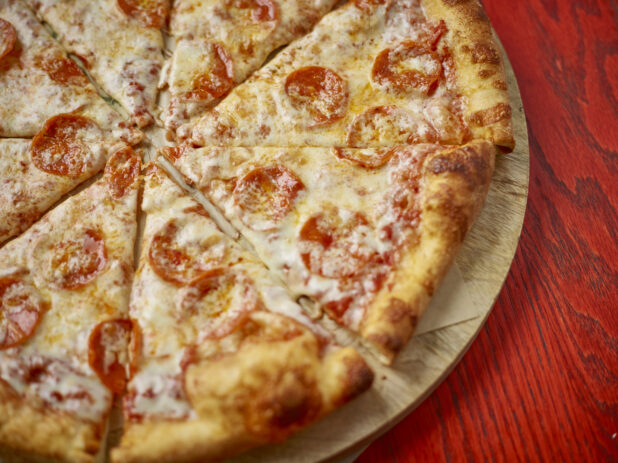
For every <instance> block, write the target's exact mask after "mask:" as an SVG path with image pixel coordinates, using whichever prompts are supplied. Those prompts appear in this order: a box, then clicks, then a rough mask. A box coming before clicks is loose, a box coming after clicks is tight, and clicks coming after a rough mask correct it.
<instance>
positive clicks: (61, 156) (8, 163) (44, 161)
mask: <svg viewBox="0 0 618 463" xmlns="http://www.w3.org/2000/svg"><path fill="white" fill-rule="evenodd" d="M116 153H118V154H116ZM123 153H124V154H123ZM132 153H133V149H132V148H131V147H130V146H129V145H127V144H126V143H124V142H122V141H121V140H117V139H115V138H114V137H113V136H112V134H111V133H109V132H105V131H103V130H102V129H101V128H100V127H99V126H98V125H97V124H96V123H95V122H94V121H93V120H92V119H90V118H88V117H85V116H81V115H78V114H58V115H56V116H53V117H52V118H50V119H48V120H47V121H46V122H45V124H44V125H43V128H42V129H41V131H40V132H39V133H37V134H36V135H35V136H34V137H33V138H32V140H27V139H22V138H5V139H0V214H2V217H3V219H4V220H3V221H2V223H0V243H2V242H4V241H6V240H8V239H9V238H12V237H14V236H16V235H17V234H19V233H20V232H22V231H24V230H26V229H27V228H28V227H29V226H30V225H32V223H33V222H34V221H36V220H37V219H38V218H39V217H41V215H43V214H44V213H45V212H46V211H47V210H48V209H49V208H50V207H51V206H52V205H53V204H54V203H56V201H58V200H59V199H60V198H61V197H62V195H64V194H65V193H68V192H69V191H71V190H73V189H74V188H75V187H76V186H78V185H79V184H81V183H82V182H84V181H85V180H88V179H89V178H91V177H93V176H94V175H95V174H97V173H98V172H99V171H101V170H102V169H103V167H104V166H105V163H106V161H107V160H108V158H110V156H116V157H118V156H122V155H125V156H132V155H133V154H132Z"/></svg>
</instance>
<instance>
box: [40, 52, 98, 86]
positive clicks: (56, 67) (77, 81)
mask: <svg viewBox="0 0 618 463" xmlns="http://www.w3.org/2000/svg"><path fill="white" fill-rule="evenodd" d="M39 66H40V67H41V69H43V70H44V71H45V72H46V73H47V75H48V76H49V78H50V79H52V80H55V81H56V82H59V83H61V84H69V85H77V86H79V87H83V86H85V85H88V78H87V77H86V75H85V74H84V73H83V72H82V71H81V69H79V66H77V64H75V61H73V60H72V59H70V58H54V57H51V58H47V59H45V60H43V61H41V62H40V63H39Z"/></svg>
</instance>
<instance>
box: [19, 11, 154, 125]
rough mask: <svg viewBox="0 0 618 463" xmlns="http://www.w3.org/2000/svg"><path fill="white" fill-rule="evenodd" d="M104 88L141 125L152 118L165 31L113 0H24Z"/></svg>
mask: <svg viewBox="0 0 618 463" xmlns="http://www.w3.org/2000/svg"><path fill="white" fill-rule="evenodd" d="M27 3H29V4H30V5H31V6H32V8H33V9H34V10H36V11H37V13H38V14H39V15H40V16H41V17H42V18H43V19H44V20H45V21H46V22H48V23H49V24H50V25H51V27H52V28H53V29H54V31H55V32H56V33H57V34H58V39H59V40H60V42H61V43H62V44H63V45H64V46H65V48H66V49H67V50H69V51H70V52H71V53H74V54H75V55H77V56H78V57H80V58H82V59H84V60H85V61H86V63H85V64H86V67H87V69H88V71H89V72H90V73H91V74H92V76H93V77H94V79H95V80H96V81H97V82H98V84H99V85H100V86H101V87H102V88H103V89H104V90H105V92H106V93H107V94H109V95H110V96H111V97H113V98H114V99H115V100H117V101H118V102H119V103H120V104H121V105H122V106H124V108H125V109H126V110H127V111H128V112H129V113H130V114H131V115H132V116H133V118H134V119H135V120H136V122H137V123H138V125H139V126H144V125H147V124H148V123H150V122H151V121H152V116H153V115H154V112H155V103H156V96H157V82H158V80H159V72H160V70H161V67H162V65H163V54H162V49H163V37H162V35H161V32H160V31H159V30H158V29H155V28H149V27H145V26H142V25H141V24H140V23H139V22H138V21H137V20H134V19H132V18H129V17H127V16H126V15H125V14H124V13H123V12H122V11H121V10H120V8H119V7H118V6H117V2H116V0H101V1H90V0H75V1H72V2H58V1H56V0H28V1H27Z"/></svg>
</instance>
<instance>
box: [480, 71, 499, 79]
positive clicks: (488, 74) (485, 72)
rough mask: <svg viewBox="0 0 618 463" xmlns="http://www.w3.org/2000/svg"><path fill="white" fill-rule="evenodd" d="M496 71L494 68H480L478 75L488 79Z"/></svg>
mask: <svg viewBox="0 0 618 463" xmlns="http://www.w3.org/2000/svg"><path fill="white" fill-rule="evenodd" d="M495 73H496V70H495V69H481V70H480V71H479V77H480V78H481V79H488V78H489V77H491V76H493V75H494V74H495Z"/></svg>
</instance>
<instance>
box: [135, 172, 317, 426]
mask: <svg viewBox="0 0 618 463" xmlns="http://www.w3.org/2000/svg"><path fill="white" fill-rule="evenodd" d="M196 207H198V208H199V207H200V206H198V204H197V203H196V202H195V201H194V200H193V199H192V198H191V197H189V196H187V195H186V193H184V192H183V191H182V190H181V189H180V188H179V187H178V186H176V185H175V184H174V183H173V182H172V181H171V180H170V179H169V178H167V177H165V175H163V174H158V175H156V176H149V177H147V178H146V187H145V191H144V198H143V202H142V208H143V209H144V211H145V212H146V213H147V214H148V215H147V218H146V225H145V230H144V246H143V249H142V255H141V257H140V264H139V269H138V272H137V276H136V280H135V282H134V285H133V290H132V296H131V308H130V314H131V317H132V318H133V319H136V320H138V322H139V326H140V330H141V335H142V353H141V356H140V364H139V367H138V370H139V371H138V373H137V375H136V376H135V377H134V378H133V379H132V380H131V382H130V384H129V394H130V395H131V396H134V398H133V399H132V400H131V404H129V405H125V406H126V407H130V410H129V412H128V415H129V416H131V414H137V415H139V416H143V417H145V418H146V419H153V420H154V419H171V418H173V417H180V416H183V417H187V416H188V417H192V416H194V413H193V412H192V410H191V407H190V404H189V403H188V402H187V401H186V399H183V396H180V395H179V394H178V392H177V391H176V389H175V387H176V386H174V384H176V383H177V381H178V378H177V377H178V375H181V368H180V363H181V361H182V359H183V356H184V355H185V354H186V350H187V349H188V348H190V347H192V346H195V345H197V346H209V347H204V348H206V349H210V351H209V352H208V353H209V354H211V355H212V354H220V353H222V352H233V351H234V350H236V349H237V347H238V339H237V336H236V335H235V334H234V332H233V331H232V332H230V333H228V334H225V333H226V331H225V323H226V320H228V318H226V315H229V314H231V317H233V315H234V314H235V313H236V312H237V311H244V310H247V309H248V310H251V309H252V304H254V302H257V301H261V303H260V302H258V303H257V305H255V309H257V308H258V307H262V306H264V307H266V309H267V310H269V311H271V312H274V313H277V314H280V315H284V316H285V317H288V318H292V319H293V320H295V321H297V322H298V323H300V324H302V325H304V326H306V327H307V328H309V329H311V330H312V331H313V332H315V333H318V334H320V335H321V336H323V337H324V338H327V337H328V334H327V333H326V332H325V331H324V330H323V329H321V328H319V327H316V326H315V325H314V324H313V323H312V322H311V320H310V319H309V318H308V317H306V316H305V315H304V314H303V312H302V309H301V308H300V306H298V304H296V303H295V302H294V301H293V300H292V299H291V297H290V295H289V293H288V292H287V291H286V289H284V287H283V286H282V285H281V283H280V282H279V281H277V280H276V279H275V278H274V277H273V276H271V275H270V274H269V272H268V271H267V270H266V268H265V267H264V266H263V265H262V264H261V263H260V262H259V261H258V260H257V259H256V258H255V257H254V256H253V255H251V254H250V253H249V252H248V251H246V250H244V249H243V248H241V247H240V246H239V245H238V244H237V243H236V242H234V241H232V240H231V239H230V238H228V237H227V236H225V235H224V234H223V233H222V232H221V231H220V230H219V229H218V228H217V227H216V225H215V224H214V222H213V221H212V220H211V219H209V218H208V217H205V216H203V215H199V214H195V213H190V212H187V210H195V208H196ZM170 220H173V221H174V222H175V223H176V224H177V225H178V226H179V227H180V228H181V229H182V232H181V233H179V234H178V235H177V237H176V239H175V240H174V242H175V243H179V242H180V243H181V242H214V243H216V244H215V246H223V247H224V248H225V251H224V252H223V253H222V255H223V256H224V258H223V260H222V261H221V262H220V264H219V267H220V268H225V269H226V270H225V271H226V272H229V274H230V275H234V278H235V279H234V280H233V281H232V282H231V283H230V284H231V285H232V287H231V289H229V292H228V289H221V287H220V291H223V293H221V294H218V291H215V290H213V291H212V293H208V294H207V295H205V296H203V298H204V301H202V302H203V304H200V305H197V306H196V308H197V309H198V311H197V312H196V313H193V311H192V310H191V307H185V306H184V305H183V301H184V300H186V299H185V298H186V297H188V296H189V297H190V296H191V295H195V293H196V291H195V290H192V289H191V288H188V287H187V286H183V285H178V284H176V283H170V282H167V281H165V280H163V279H162V278H161V277H160V276H159V275H158V274H157V273H156V272H155V271H154V270H153V268H152V266H151V264H150V260H149V258H148V254H149V247H150V243H151V242H152V239H153V236H154V235H155V234H156V233H157V232H158V231H159V230H161V228H162V227H163V226H164V225H165V224H167V223H168V222H169V221H170ZM213 293H214V294H213ZM223 312H225V314H222V315H220V314H221V313H223ZM221 329H223V330H224V331H218V330H221ZM213 330H214V331H213ZM213 332H215V333H220V334H221V333H223V334H225V335H223V336H222V337H221V338H218V337H217V338H216V339H217V340H216V341H210V342H206V341H208V340H209V339H210V336H209V334H210V333H213ZM213 342H214V345H213ZM202 354H206V353H204V352H202ZM172 386H174V387H172ZM174 391H176V392H174Z"/></svg>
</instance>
